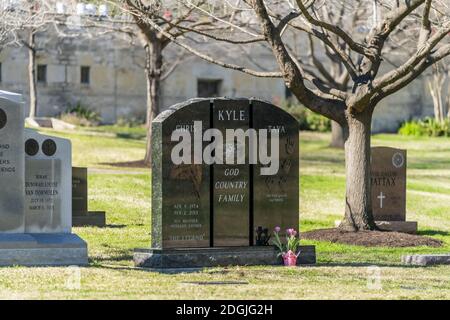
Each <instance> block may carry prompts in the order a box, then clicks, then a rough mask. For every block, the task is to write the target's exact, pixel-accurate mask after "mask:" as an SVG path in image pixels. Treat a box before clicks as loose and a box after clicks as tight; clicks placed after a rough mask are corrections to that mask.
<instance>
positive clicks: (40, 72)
mask: <svg viewBox="0 0 450 320" xmlns="http://www.w3.org/2000/svg"><path fill="white" fill-rule="evenodd" d="M37 82H41V83H47V65H45V64H39V65H38V66H37Z"/></svg>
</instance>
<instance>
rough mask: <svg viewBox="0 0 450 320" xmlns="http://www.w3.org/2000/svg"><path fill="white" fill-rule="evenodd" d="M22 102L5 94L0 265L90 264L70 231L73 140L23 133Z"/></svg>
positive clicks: (0, 133) (0, 129) (0, 95)
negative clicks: (71, 143)
mask: <svg viewBox="0 0 450 320" xmlns="http://www.w3.org/2000/svg"><path fill="white" fill-rule="evenodd" d="M20 101H21V98H20V96H17V95H14V94H10V93H5V92H2V91H0V110H2V111H3V112H2V111H0V177H1V185H0V266H11V265H84V264H87V245H86V242H84V241H83V240H82V239H81V238H79V237H78V236H77V235H75V234H72V233H71V226H72V224H71V210H72V207H71V185H70V183H71V171H70V168H71V157H72V154H71V145H70V141H68V140H65V139H59V138H55V137H49V136H44V135H40V134H38V133H36V132H34V131H31V130H24V128H23V124H24V119H23V104H22V103H21V102H20Z"/></svg>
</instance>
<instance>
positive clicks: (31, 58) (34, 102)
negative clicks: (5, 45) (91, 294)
mask: <svg viewBox="0 0 450 320" xmlns="http://www.w3.org/2000/svg"><path fill="white" fill-rule="evenodd" d="M27 47H28V78H29V79H28V82H29V84H30V113H29V117H30V118H35V117H36V116H37V106H38V98H37V86H36V81H37V79H36V49H35V33H34V31H30V36H29V38H28V44H27Z"/></svg>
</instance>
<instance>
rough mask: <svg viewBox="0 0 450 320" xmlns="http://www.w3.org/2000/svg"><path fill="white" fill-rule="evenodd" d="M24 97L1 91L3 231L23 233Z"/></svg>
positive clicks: (0, 228) (0, 222) (0, 206)
mask: <svg viewBox="0 0 450 320" xmlns="http://www.w3.org/2000/svg"><path fill="white" fill-rule="evenodd" d="M23 128H24V115H23V102H22V96H21V95H19V94H15V93H11V92H6V91H0V233H23V232H24V225H25V223H24V208H23V193H24V171H25V167H24V158H25V156H24V149H23V130H24V129H23Z"/></svg>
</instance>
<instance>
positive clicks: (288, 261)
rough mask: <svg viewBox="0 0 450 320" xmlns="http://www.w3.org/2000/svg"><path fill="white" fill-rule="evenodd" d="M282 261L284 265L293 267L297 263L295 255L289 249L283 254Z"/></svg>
mask: <svg viewBox="0 0 450 320" xmlns="http://www.w3.org/2000/svg"><path fill="white" fill-rule="evenodd" d="M283 261H284V265H285V266H286V267H295V266H296V265H297V256H296V255H295V254H294V253H293V252H292V251H290V250H289V251H288V252H287V253H285V254H283Z"/></svg>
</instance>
